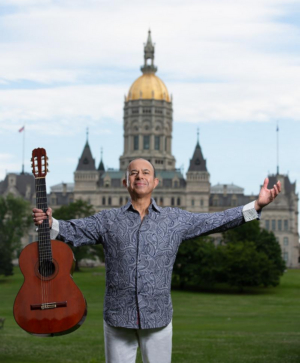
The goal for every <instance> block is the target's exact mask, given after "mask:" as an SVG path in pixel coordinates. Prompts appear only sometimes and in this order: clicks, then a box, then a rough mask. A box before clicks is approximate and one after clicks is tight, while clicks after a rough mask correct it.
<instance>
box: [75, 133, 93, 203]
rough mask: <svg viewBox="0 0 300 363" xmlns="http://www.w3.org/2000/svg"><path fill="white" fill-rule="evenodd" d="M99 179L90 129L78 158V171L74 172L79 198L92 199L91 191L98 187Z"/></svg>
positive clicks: (76, 191)
mask: <svg viewBox="0 0 300 363" xmlns="http://www.w3.org/2000/svg"><path fill="white" fill-rule="evenodd" d="M98 180H99V172H98V171H97V169H96V167H95V159H94V158H93V155H92V152H91V148H90V145H89V141H88V131H87V135H86V143H85V146H84V148H83V151H82V154H81V157H80V158H79V160H78V165H77V168H76V171H75V172H74V182H75V186H74V192H75V193H78V194H76V197H77V199H82V200H87V201H89V202H91V201H92V198H91V196H90V193H91V192H93V191H95V190H96V189H97V182H98Z"/></svg>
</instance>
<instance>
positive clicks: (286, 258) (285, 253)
mask: <svg viewBox="0 0 300 363" xmlns="http://www.w3.org/2000/svg"><path fill="white" fill-rule="evenodd" d="M283 259H284V261H285V262H286V263H288V260H289V254H288V252H283Z"/></svg>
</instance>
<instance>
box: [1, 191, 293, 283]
mask: <svg viewBox="0 0 300 363" xmlns="http://www.w3.org/2000/svg"><path fill="white" fill-rule="evenodd" d="M31 213H32V212H31V208H30V204H29V203H28V202H26V201H24V200H23V199H22V198H17V197H14V196H12V195H11V194H9V195H8V196H7V197H3V196H0V275H4V276H9V275H12V274H13V264H12V260H13V258H14V257H16V255H18V254H19V253H20V251H21V238H22V236H23V235H24V234H25V235H26V233H27V231H28V228H29V226H30V225H31V224H32V218H31ZM94 213H95V210H94V208H93V206H92V205H90V204H88V203H87V202H84V201H82V200H77V201H75V202H73V203H70V204H69V205H67V206H62V207H60V208H58V209H56V210H55V211H54V212H53V216H54V217H55V218H57V219H63V220H68V219H75V218H83V217H87V216H89V215H92V214H94ZM72 250H73V253H74V255H75V259H76V267H75V270H77V271H79V262H80V261H82V260H83V259H92V260H95V259H96V258H98V259H100V260H101V261H104V252H103V248H102V245H89V246H83V247H80V248H73V247H72ZM285 268H286V266H285V262H284V261H283V259H282V256H281V249H280V245H279V243H278V241H277V240H276V237H275V236H274V234H273V233H272V232H268V231H266V230H264V229H261V228H260V226H259V222H258V221H253V222H251V223H245V224H244V225H242V226H240V227H238V228H235V229H232V230H230V231H227V232H225V233H223V234H222V243H221V244H219V245H215V244H214V242H213V239H212V238H211V237H198V238H195V239H193V240H189V241H184V242H183V243H182V244H181V246H180V248H179V251H178V254H177V258H176V262H175V265H174V270H173V278H172V286H173V287H175V288H180V289H203V288H204V289H207V288H211V287H213V286H215V285H216V284H227V285H230V286H235V287H237V288H238V289H239V290H242V289H244V288H245V287H248V286H265V287H266V286H276V285H278V284H279V282H280V276H282V274H283V272H284V270H285Z"/></svg>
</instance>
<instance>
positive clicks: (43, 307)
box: [30, 301, 68, 310]
mask: <svg viewBox="0 0 300 363" xmlns="http://www.w3.org/2000/svg"><path fill="white" fill-rule="evenodd" d="M67 305H68V304H67V301H60V302H49V303H43V304H35V305H30V310H48V309H56V308H64V307H67Z"/></svg>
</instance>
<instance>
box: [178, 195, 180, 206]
mask: <svg viewBox="0 0 300 363" xmlns="http://www.w3.org/2000/svg"><path fill="white" fill-rule="evenodd" d="M177 205H180V198H179V197H178V198H177Z"/></svg>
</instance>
